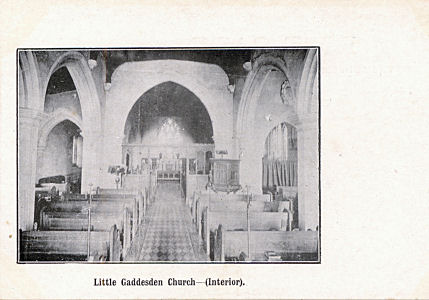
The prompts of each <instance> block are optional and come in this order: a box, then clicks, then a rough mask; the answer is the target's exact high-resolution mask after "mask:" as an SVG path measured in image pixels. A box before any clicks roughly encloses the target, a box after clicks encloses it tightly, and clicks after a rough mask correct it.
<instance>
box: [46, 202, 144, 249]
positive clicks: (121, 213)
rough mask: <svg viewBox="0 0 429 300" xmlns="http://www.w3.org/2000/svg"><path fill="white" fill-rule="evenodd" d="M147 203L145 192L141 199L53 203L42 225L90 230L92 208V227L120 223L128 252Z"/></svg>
mask: <svg viewBox="0 0 429 300" xmlns="http://www.w3.org/2000/svg"><path fill="white" fill-rule="evenodd" d="M145 203H146V201H145V199H144V197H143V195H141V194H139V197H138V199H135V198H134V197H133V198H119V199H117V198H109V199H107V200H106V199H96V200H93V201H92V202H91V205H90V204H89V203H88V202H87V201H67V202H51V203H49V204H48V205H47V206H46V207H44V209H42V211H41V213H40V226H41V230H87V228H88V208H89V207H90V208H91V228H92V230H108V229H109V228H110V226H112V225H116V226H117V227H118V230H119V231H120V233H121V234H122V235H123V241H124V243H123V246H124V252H125V253H126V252H127V251H128V249H129V247H130V246H131V243H132V241H133V240H134V238H135V237H136V236H137V232H138V228H139V224H142V223H143V220H144V214H145V210H146V205H145Z"/></svg>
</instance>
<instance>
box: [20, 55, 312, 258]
mask: <svg viewBox="0 0 429 300" xmlns="http://www.w3.org/2000/svg"><path fill="white" fill-rule="evenodd" d="M318 60H319V53H318V49H317V48H302V49H301V48H299V49H298V48H297V49H295V48H290V49H288V48H285V49H264V50H262V49H219V50H207V49H205V50H203V49H196V50H190V49H188V50H186V49H182V50H177V51H176V50H174V51H173V50H160V49H159V50H150V49H128V50H127V49H124V50H115V49H105V50H85V49H82V50H76V51H75V50H73V51H69V50H57V51H43V50H25V51H24V50H23V51H20V52H19V68H18V75H19V76H18V79H19V82H18V91H19V97H18V98H19V99H18V100H19V101H18V102H19V147H18V148H19V153H18V154H19V155H18V157H19V158H18V167H19V170H18V175H19V178H18V179H19V185H18V219H17V221H18V231H19V238H18V240H19V242H18V245H19V247H18V257H19V259H18V260H19V261H20V262H35V261H63V262H68V261H100V262H104V261H128V262H131V261H220V262H225V261H312V262H314V261H319V259H320V256H319V244H320V241H319V238H320V232H319V230H320V206H319V152H318V145H319V144H318V139H319V134H318V132H319V131H318V130H319V127H318V114H319V112H318V107H319V106H318V105H319V102H318V101H319V84H318V76H319V75H318V74H319V73H318V72H319V71H318V69H319V62H318ZM40 87H42V88H41V89H40Z"/></svg>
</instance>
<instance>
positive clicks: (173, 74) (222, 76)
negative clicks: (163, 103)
mask: <svg viewBox="0 0 429 300" xmlns="http://www.w3.org/2000/svg"><path fill="white" fill-rule="evenodd" d="M145 69H146V71H144V70H145ZM194 70H195V71H194ZM142 71H143V72H142ZM134 72H135V73H143V76H142V75H141V74H140V76H139V75H137V74H136V75H137V76H134V78H131V76H129V77H128V84H130V82H133V85H134V87H135V88H133V89H131V90H130V92H131V93H130V95H129V97H127V99H124V98H123V97H121V98H116V97H115V99H114V101H111V100H112V99H109V101H108V102H109V103H108V106H109V107H110V108H112V107H115V110H116V111H117V110H118V109H120V113H119V112H118V113H116V116H117V118H119V121H118V122H117V123H116V124H117V126H120V127H121V128H124V127H125V122H126V118H127V116H128V113H129V112H130V110H131V108H132V106H133V105H134V104H135V103H136V101H137V100H138V99H139V98H140V96H141V95H143V94H145V93H146V92H147V91H149V90H150V89H151V88H153V87H155V86H157V85H160V84H162V83H165V82H169V81H171V82H173V83H176V84H178V85H181V86H183V87H185V88H186V89H188V90H189V91H191V92H192V93H194V94H195V96H197V97H198V98H199V99H200V101H201V102H202V104H203V105H204V106H205V108H206V109H207V112H208V114H209V116H210V119H211V121H212V124H213V135H214V136H219V135H220V134H221V133H222V130H218V131H216V129H215V127H216V125H217V124H219V123H222V122H223V121H224V120H223V117H222V115H226V114H228V113H229V111H228V110H227V109H226V107H222V104H230V103H228V102H227V101H222V100H223V99H222V98H225V97H228V96H229V97H230V98H231V99H232V95H229V94H228V93H229V92H228V91H227V86H228V83H229V81H228V76H227V75H226V73H225V72H224V71H223V70H222V69H221V68H220V67H218V66H216V65H209V64H204V63H198V62H191V61H177V60H165V61H145V62H134V63H124V64H122V65H121V66H119V67H118V68H117V69H116V70H115V72H114V73H113V75H112V88H111V90H110V91H109V92H111V93H110V94H111V95H112V96H115V90H117V89H118V87H119V88H122V90H123V89H124V88H123V86H124V84H125V82H123V81H124V76H126V74H127V73H128V75H129V74H130V73H134ZM201 73H207V74H208V75H210V76H212V77H209V76H208V78H207V81H206V80H205V78H200V77H198V76H196V75H195V74H201ZM210 79H211V82H210V81H209V80H210ZM115 81H116V82H118V84H115ZM214 94H216V96H213V95H214ZM118 100H119V101H118ZM119 104H120V105H119ZM119 106H120V107H119ZM108 110H109V108H107V111H108ZM219 110H220V112H219V113H217V112H218V111H219ZM219 126H220V125H219Z"/></svg>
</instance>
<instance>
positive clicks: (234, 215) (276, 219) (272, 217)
mask: <svg viewBox="0 0 429 300" xmlns="http://www.w3.org/2000/svg"><path fill="white" fill-rule="evenodd" d="M249 222H250V224H249V225H250V229H251V230H252V231H286V229H287V224H288V213H284V212H264V211H250V212H249ZM219 225H222V228H223V229H224V230H240V231H243V230H247V228H248V223H247V210H245V211H228V210H226V211H210V210H209V209H208V207H206V208H205V209H204V212H203V216H202V226H201V228H202V230H201V231H202V232H201V233H202V234H201V238H202V240H203V243H204V245H205V249H206V253H207V256H208V257H211V256H212V253H211V251H212V249H213V245H212V243H211V240H213V239H214V235H215V231H216V229H217V228H218V227H219Z"/></svg>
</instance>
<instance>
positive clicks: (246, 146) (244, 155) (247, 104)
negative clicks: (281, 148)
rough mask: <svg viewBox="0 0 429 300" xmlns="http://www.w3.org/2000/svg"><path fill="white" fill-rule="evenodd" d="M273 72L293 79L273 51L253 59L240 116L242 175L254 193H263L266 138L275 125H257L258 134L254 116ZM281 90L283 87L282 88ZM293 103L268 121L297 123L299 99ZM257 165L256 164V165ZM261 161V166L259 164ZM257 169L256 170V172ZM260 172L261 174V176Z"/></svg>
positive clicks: (239, 148) (244, 90)
mask: <svg viewBox="0 0 429 300" xmlns="http://www.w3.org/2000/svg"><path fill="white" fill-rule="evenodd" d="M273 71H278V72H280V73H281V75H282V76H284V78H285V79H288V78H290V75H289V72H288V70H287V66H286V63H285V62H284V61H283V60H282V59H281V58H279V57H277V56H273V55H271V54H269V53H268V54H263V55H261V56H259V57H258V58H256V60H255V61H254V62H253V66H252V70H251V71H250V72H249V74H248V75H247V77H246V81H245V83H244V87H243V93H242V96H241V100H240V105H239V108H238V116H237V137H238V142H239V143H238V145H237V146H238V149H237V150H238V152H239V154H240V155H239V158H240V159H241V163H240V177H241V181H242V183H241V184H242V185H243V186H246V185H248V186H249V187H250V188H251V189H252V190H254V191H255V192H258V193H259V192H261V191H262V190H261V187H262V185H261V184H260V181H261V180H262V161H261V159H262V155H263V151H264V143H265V138H266V136H267V135H268V134H269V132H270V131H271V129H272V127H273V126H274V125H273V126H268V125H267V126H265V127H262V128H261V126H258V130H259V134H258V135H255V130H254V128H255V118H256V115H257V112H258V102H259V99H260V97H261V93H262V91H263V89H264V86H265V84H266V83H267V80H269V77H270V76H271V74H272V72H273ZM279 93H280V90H279ZM293 96H294V99H293V103H292V104H291V105H285V104H283V105H282V110H280V111H278V112H277V113H276V114H273V116H270V118H272V119H271V120H270V121H269V124H279V123H281V122H288V123H290V124H291V125H293V126H297V124H298V123H299V118H298V115H297V113H296V105H297V98H296V93H293ZM255 164H256V165H255ZM259 164H260V166H259ZM255 170H256V171H255ZM255 172H256V173H255ZM259 172H260V173H261V176H258V174H259Z"/></svg>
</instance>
